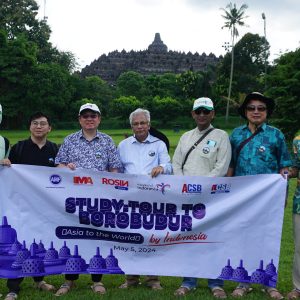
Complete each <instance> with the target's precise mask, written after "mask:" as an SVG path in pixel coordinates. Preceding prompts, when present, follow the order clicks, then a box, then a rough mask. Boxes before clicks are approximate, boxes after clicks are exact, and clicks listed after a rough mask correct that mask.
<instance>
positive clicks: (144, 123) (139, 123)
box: [131, 121, 149, 127]
mask: <svg viewBox="0 0 300 300" xmlns="http://www.w3.org/2000/svg"><path fill="white" fill-rule="evenodd" d="M148 124H149V122H146V121H142V122H134V123H132V124H131V125H132V126H134V127H137V126H139V125H141V126H145V125H148Z"/></svg>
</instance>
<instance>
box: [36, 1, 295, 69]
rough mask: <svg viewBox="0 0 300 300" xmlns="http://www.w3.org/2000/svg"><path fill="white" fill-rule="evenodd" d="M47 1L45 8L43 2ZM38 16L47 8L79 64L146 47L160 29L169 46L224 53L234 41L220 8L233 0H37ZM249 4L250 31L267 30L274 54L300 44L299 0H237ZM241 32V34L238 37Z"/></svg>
mask: <svg viewBox="0 0 300 300" xmlns="http://www.w3.org/2000/svg"><path fill="white" fill-rule="evenodd" d="M45 1H46V6H45V9H44V3H45ZM37 2H38V4H39V6H40V11H39V18H43V17H44V11H45V12H46V16H47V18H48V19H47V20H48V24H49V25H50V27H51V30H52V35H51V39H50V40H51V42H52V43H53V45H54V46H56V47H57V48H58V49H59V50H63V51H71V52H73V53H74V54H75V56H76V58H77V61H78V63H79V66H80V68H82V67H84V66H85V65H88V64H90V63H91V62H92V61H93V60H95V59H97V58H98V57H99V56H100V55H102V54H104V53H105V54H108V53H109V52H112V51H114V50H119V51H122V50H123V49H125V50H126V51H130V50H132V49H133V50H145V49H147V48H148V46H149V44H151V43H152V41H153V39H154V35H155V33H156V32H159V33H160V35H161V39H162V40H163V42H164V43H165V44H166V45H167V46H168V49H169V50H176V51H184V52H188V51H191V52H192V53H195V52H198V53H200V54H202V53H203V52H205V53H206V54H207V55H208V54H209V53H211V52H212V53H214V54H215V55H217V56H219V55H224V54H225V49H224V47H222V46H223V45H224V43H225V42H229V41H230V32H229V30H228V29H221V27H222V26H223V25H224V19H223V18H222V17H221V15H222V14H223V12H222V10H221V9H220V8H226V5H227V4H228V3H229V2H230V1H229V0H38V1H37ZM232 3H236V4H237V7H240V6H241V5H242V4H243V3H245V4H247V5H248V9H247V10H246V15H247V16H248V18H246V19H245V22H246V24H247V25H248V27H242V28H238V30H239V33H240V36H239V38H241V37H242V36H243V35H244V34H245V33H247V32H251V33H253V34H256V33H257V34H259V35H261V36H263V35H264V21H263V19H262V13H263V12H264V13H265V16H266V33H267V40H268V41H269V43H270V45H271V60H273V59H275V58H276V57H278V55H279V54H280V53H282V52H286V51H294V50H296V49H297V48H298V47H299V46H300V44H299V41H300V0H248V1H232ZM239 38H238V39H239Z"/></svg>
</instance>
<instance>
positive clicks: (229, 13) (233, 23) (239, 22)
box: [221, 2, 248, 123]
mask: <svg viewBox="0 0 300 300" xmlns="http://www.w3.org/2000/svg"><path fill="white" fill-rule="evenodd" d="M247 8H248V5H247V4H243V5H242V6H241V7H240V8H237V7H236V4H232V3H231V2H230V3H229V4H228V5H227V6H226V9H227V10H226V9H225V8H221V10H223V11H224V12H225V15H222V17H223V18H224V19H225V20H226V21H225V25H224V26H222V29H223V28H228V29H229V30H230V35H231V67H230V79H229V88H228V97H227V105H226V123H227V122H228V115H229V101H230V97H231V86H232V77H233V65H234V42H235V40H234V39H235V37H238V35H239V32H238V30H237V26H246V24H245V23H244V21H243V19H245V18H247V16H245V11H246V9H247Z"/></svg>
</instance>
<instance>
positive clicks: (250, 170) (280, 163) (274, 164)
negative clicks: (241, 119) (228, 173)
mask: <svg viewBox="0 0 300 300" xmlns="http://www.w3.org/2000/svg"><path fill="white" fill-rule="evenodd" d="M260 128H261V129H259V130H260V132H259V133H258V134H257V135H255V137H254V138H253V139H251V140H250V141H249V142H248V143H247V144H246V145H245V146H244V147H243V148H242V150H241V151H240V154H239V155H238V157H237V153H236V150H237V148H238V147H239V145H240V144H241V143H242V142H243V141H244V140H246V139H247V138H249V137H250V136H251V135H252V133H251V131H250V129H249V127H248V125H243V126H240V127H238V128H235V129H234V130H233V132H232V134H231V136H230V142H231V146H232V154H233V155H232V161H231V165H232V166H233V167H234V169H235V173H234V174H235V176H244V175H256V174H276V173H279V171H280V169H282V168H285V167H289V166H291V164H292V162H291V159H290V154H289V152H288V149H287V146H286V143H285V138H284V135H283V133H282V132H281V131H280V130H279V129H277V128H275V127H272V126H269V125H267V124H266V123H264V124H263V125H262V126H261V127H260Z"/></svg>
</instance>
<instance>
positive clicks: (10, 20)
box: [0, 0, 77, 72]
mask: <svg viewBox="0 0 300 300" xmlns="http://www.w3.org/2000/svg"><path fill="white" fill-rule="evenodd" d="M38 8H39V7H38V4H37V2H36V1H35V0H1V1H0V29H2V30H4V31H5V32H6V34H7V38H8V40H11V41H12V40H14V39H16V38H17V37H19V36H20V35H22V36H23V37H24V38H25V39H27V40H28V41H30V42H34V43H35V44H36V45H37V60H38V62H40V63H51V62H54V63H59V64H62V65H63V66H64V67H65V68H67V69H68V71H69V72H71V71H74V69H75V68H76V66H77V65H76V60H75V57H74V55H73V54H72V53H71V52H60V51H58V50H57V49H56V48H55V47H53V46H52V44H51V43H50V42H49V38H50V34H51V29H50V27H49V25H48V24H47V22H46V21H45V20H38V19H37V14H38Z"/></svg>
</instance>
